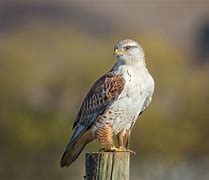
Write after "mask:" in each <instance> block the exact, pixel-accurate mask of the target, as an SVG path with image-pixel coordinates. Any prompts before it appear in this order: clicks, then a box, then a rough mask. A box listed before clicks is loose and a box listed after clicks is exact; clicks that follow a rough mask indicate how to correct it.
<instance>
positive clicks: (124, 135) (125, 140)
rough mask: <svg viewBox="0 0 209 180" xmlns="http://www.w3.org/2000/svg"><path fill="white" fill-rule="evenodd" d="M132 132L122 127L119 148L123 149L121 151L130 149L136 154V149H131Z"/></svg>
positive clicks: (119, 134)
mask: <svg viewBox="0 0 209 180" xmlns="http://www.w3.org/2000/svg"><path fill="white" fill-rule="evenodd" d="M130 133H131V131H130V130H125V129H122V130H121V131H120V132H119V133H118V134H117V139H118V145H119V149H121V151H128V152H131V153H133V154H136V153H135V152H134V151H132V150H130V149H129V141H130Z"/></svg>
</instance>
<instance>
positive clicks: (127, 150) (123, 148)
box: [118, 146, 136, 155]
mask: <svg viewBox="0 0 209 180" xmlns="http://www.w3.org/2000/svg"><path fill="white" fill-rule="evenodd" d="M118 149H119V151H122V152H130V153H131V154H134V155H136V153H135V152H134V151H132V150H130V149H126V148H125V147H122V146H119V148H118Z"/></svg>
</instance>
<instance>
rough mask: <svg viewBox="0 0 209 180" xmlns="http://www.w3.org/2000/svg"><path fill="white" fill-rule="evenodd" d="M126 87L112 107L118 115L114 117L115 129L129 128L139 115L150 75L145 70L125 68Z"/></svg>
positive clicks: (146, 92) (116, 130)
mask: <svg viewBox="0 0 209 180" xmlns="http://www.w3.org/2000/svg"><path fill="white" fill-rule="evenodd" d="M122 74H123V78H124V81H125V87H124V90H123V92H122V93H121V95H120V96H119V98H118V100H117V101H116V102H114V103H113V105H112V107H111V108H110V109H111V111H112V112H114V114H115V115H116V116H115V117H114V118H113V119H114V122H113V129H114V131H115V132H118V131H119V130H120V129H121V128H128V127H130V126H131V124H132V122H133V121H134V120H135V119H136V118H137V117H138V115H139V113H140V112H141V109H142V106H143V104H144V102H145V100H146V97H147V94H148V89H149V88H148V86H149V83H148V81H149V77H148V76H147V75H146V72H145V71H137V70H135V69H128V68H127V69H125V71H123V72H122Z"/></svg>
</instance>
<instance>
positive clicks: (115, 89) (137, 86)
mask: <svg viewBox="0 0 209 180" xmlns="http://www.w3.org/2000/svg"><path fill="white" fill-rule="evenodd" d="M114 57H115V59H116V60H117V61H116V63H115V65H114V66H113V67H112V69H111V70H110V71H109V72H107V73H106V74H105V75H103V76H102V77H100V78H99V79H98V80H97V81H96V82H95V83H94V84H93V86H92V87H91V89H90V90H89V92H88V94H87V95H86V97H85V99H84V101H83V103H82V104H81V107H80V111H79V113H78V115H77V117H76V119H75V122H74V125H73V129H74V132H73V135H72V137H71V139H70V141H69V143H68V144H67V147H66V149H65V152H64V153H63V155H62V158H61V162H60V164H61V167H64V166H69V165H71V164H72V162H74V161H75V160H76V158H77V157H78V156H79V154H80V153H81V151H82V150H83V148H84V147H85V145H86V144H87V143H89V142H91V141H93V140H95V139H96V140H98V142H99V143H100V144H101V146H102V147H103V149H104V150H105V151H129V152H132V151H131V150H129V149H128V148H129V140H130V133H131V129H132V127H133V125H134V123H135V121H136V119H137V118H138V116H139V115H140V114H141V113H142V112H143V111H144V110H145V109H146V107H147V106H148V105H149V103H150V102H151V99H152V95H153V92H154V80H153V78H152V76H151V75H150V74H149V72H148V70H147V68H146V64H145V57H144V51H143V49H142V47H141V46H140V45H139V44H138V43H137V42H136V41H133V40H130V39H126V40H123V41H120V42H118V43H117V44H116V45H115V47H114ZM114 135H116V136H117V140H118V147H116V146H115V145H114V141H113V136H114Z"/></svg>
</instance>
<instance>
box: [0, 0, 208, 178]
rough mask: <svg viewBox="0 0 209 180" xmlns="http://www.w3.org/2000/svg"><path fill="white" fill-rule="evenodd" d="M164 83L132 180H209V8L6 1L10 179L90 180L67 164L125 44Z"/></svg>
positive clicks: (4, 89)
mask: <svg viewBox="0 0 209 180" xmlns="http://www.w3.org/2000/svg"><path fill="white" fill-rule="evenodd" d="M126 38H131V39H134V40H136V41H138V42H139V43H140V44H141V45H142V47H143V48H144V49H145V56H146V62H147V66H148V69H149V71H150V73H151V74H152V76H153V77H154V79H155V84H156V86H155V94H154V97H153V101H152V103H151V105H150V107H149V108H148V109H147V110H146V112H145V113H143V115H142V116H141V117H140V120H139V121H137V123H136V124H135V127H134V129H133V131H132V139H131V149H133V150H135V151H136V153H137V155H136V156H133V157H132V159H131V179H132V180H138V179H143V180H150V179H155V180H158V179H159V180H168V179H169V180H180V179H184V180H196V179H201V180H206V179H209V2H208V1H206V0H167V1H166V0H138V1H137V0H115V1H114V0H100V1H93V0H92V1H90V0H85V1H81V0H68V1H67V0H65V1H64V0H59V1H58V0H57V1H55V0H25V1H23V0H16V1H12V0H0V101H1V103H0V179H3V180H10V179H14V180H28V179H31V180H35V179H40V180H42V179H54V180H56V179H63V180H67V179H76V180H77V179H82V178H83V175H84V152H86V151H97V150H98V149H99V147H98V145H97V143H91V144H89V145H88V146H87V148H86V149H85V151H84V152H83V153H82V154H81V155H80V157H79V158H78V160H77V161H76V162H75V163H74V164H73V165H72V166H71V167H69V168H64V169H61V168H60V166H59V161H60V157H61V155H62V153H63V150H64V148H65V145H66V144H67V141H68V139H69V137H70V135H71V133H72V123H73V122H74V119H75V117H76V114H77V112H78V110H79V106H80V104H81V102H82V100H83V98H84V96H85V94H86V92H87V91H88V89H89V88H90V87H91V85H92V83H93V82H94V81H95V80H96V79H97V78H98V77H99V76H101V75H102V74H104V73H105V72H107V71H108V70H109V69H110V68H111V67H112V66H113V64H114V62H115V60H114V59H113V57H112V53H113V46H114V44H115V43H116V42H118V41H119V40H122V39H126Z"/></svg>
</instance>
